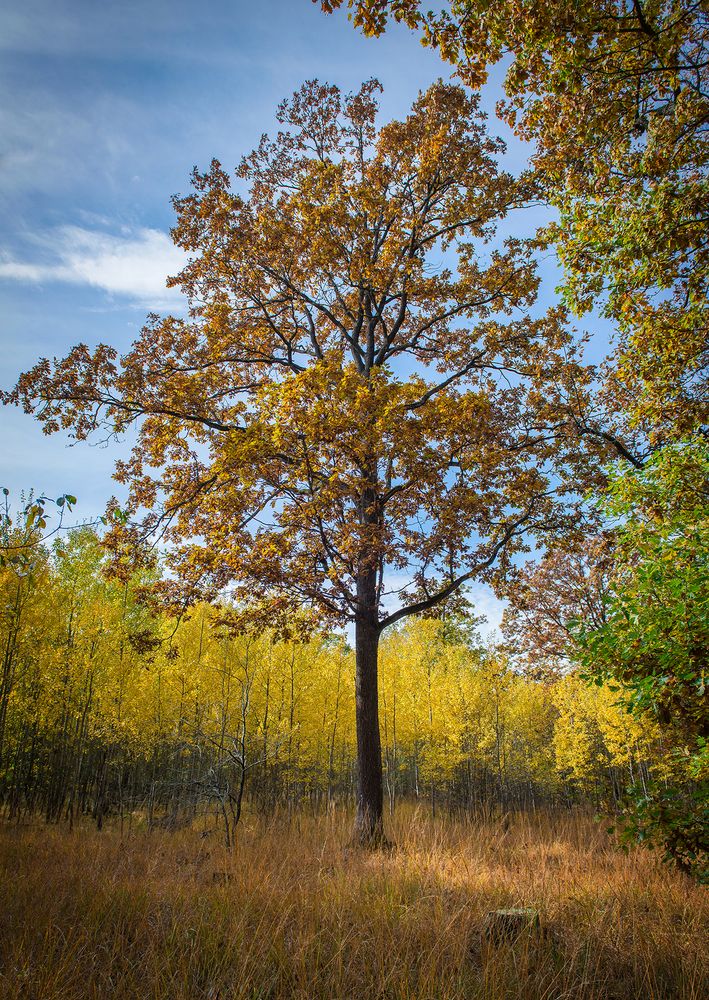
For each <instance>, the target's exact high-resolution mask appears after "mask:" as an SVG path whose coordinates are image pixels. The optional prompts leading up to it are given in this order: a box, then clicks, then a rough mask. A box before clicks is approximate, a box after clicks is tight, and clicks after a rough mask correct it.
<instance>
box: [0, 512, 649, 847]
mask: <svg viewBox="0 0 709 1000" xmlns="http://www.w3.org/2000/svg"><path fill="white" fill-rule="evenodd" d="M104 569H105V556H104V554H103V551H102V549H101V545H100V540H99V538H98V536H97V535H96V534H95V533H94V532H93V531H91V530H89V529H81V530H78V531H75V532H73V533H71V534H69V535H68V536H66V537H65V538H64V540H62V541H61V542H59V543H57V544H56V545H55V546H54V548H53V550H52V551H51V552H47V551H40V552H38V553H37V558H36V559H35V561H34V565H33V567H32V568H31V570H30V571H29V572H28V573H27V574H26V575H22V576H20V575H17V573H16V572H15V571H14V570H13V569H12V568H9V567H6V568H4V569H2V570H0V572H1V573H2V576H0V588H1V589H0V593H1V610H0V630H1V638H2V675H1V677H0V806H1V807H2V810H3V811H4V813H5V815H6V817H8V818H9V819H11V820H15V819H20V818H22V817H25V816H27V815H28V814H43V815H44V816H45V817H46V819H47V820H48V821H50V822H58V821H68V822H73V821H74V820H76V819H77V818H78V817H79V816H92V817H93V818H94V819H95V821H96V822H97V823H98V824H99V825H101V824H102V823H103V821H104V819H105V818H106V817H107V816H116V815H120V816H121V817H122V818H123V819H124V820H130V821H133V819H135V814H136V813H137V812H139V813H140V817H141V819H142V820H144V821H147V822H148V823H149V824H168V825H171V824H174V825H176V826H177V825H179V824H181V823H183V822H187V821H189V820H190V818H191V817H194V816H195V815H196V814H197V812H198V811H200V812H203V811H204V809H205V806H208V807H209V808H210V809H212V810H214V811H215V813H216V814H217V815H218V816H219V817H220V819H221V820H222V821H223V823H224V825H225V827H226V836H227V839H228V840H229V839H230V838H231V837H232V835H233V829H234V826H235V824H236V823H237V822H238V820H239V816H240V811H241V807H242V804H243V803H244V802H246V801H248V802H249V805H250V808H252V809H256V810H259V811H262V812H264V813H270V812H272V811H274V810H278V809H280V810H283V809H286V810H293V809H296V808H302V807H308V808H316V809H322V808H326V807H327V806H329V805H332V804H333V803H343V804H344V803H347V802H349V801H350V799H351V797H352V796H353V795H354V791H355V777H356V774H355V768H356V750H355V723H354V685H353V672H354V656H353V653H352V651H351V650H350V648H349V647H348V645H347V643H346V641H345V640H344V639H342V638H339V637H337V638H336V637H331V636H318V637H314V638H312V639H311V640H310V641H309V642H307V643H303V642H301V643H296V642H285V641H276V640H275V638H274V637H272V636H270V635H268V634H261V635H259V636H245V635H236V634H233V633H230V632H229V630H228V629H227V628H226V627H225V625H224V623H223V619H222V618H220V616H219V614H218V609H215V608H213V607H210V606H208V605H200V606H197V607H195V608H193V609H192V610H191V611H190V613H189V614H188V615H185V616H183V617H182V618H180V619H176V618H172V617H170V616H169V615H167V614H165V613H162V612H156V611H155V610H154V609H152V608H151V607H150V605H149V604H147V603H146V602H145V600H144V599H143V595H144V591H145V583H146V581H145V580H144V579H138V578H134V579H129V580H128V581H126V582H122V581H119V580H116V579H109V578H108V577H107V576H106V575H105V573H104ZM380 669H381V675H382V676H381V693H380V699H381V720H382V748H383V757H384V765H385V787H386V792H387V795H388V799H389V805H390V807H391V808H392V809H393V808H394V805H395V803H396V800H397V799H398V798H399V797H402V796H406V797H417V798H419V799H420V800H421V801H422V802H424V803H426V804H428V805H430V808H431V809H433V810H438V809H441V810H442V809H446V810H450V811H453V810H470V811H480V810H488V809H495V808H498V807H499V808H502V809H504V810H507V809H516V808H536V807H537V806H539V805H567V806H568V805H571V804H574V803H590V804H593V805H594V806H596V807H598V806H608V805H610V806H612V805H613V804H614V803H615V802H617V801H618V799H619V797H620V795H621V794H622V791H623V789H624V788H625V787H626V786H627V785H628V784H631V783H633V784H636V785H638V784H639V785H642V784H643V783H644V782H645V781H647V779H648V777H649V775H650V774H651V773H654V774H655V776H657V775H658V774H659V775H660V776H662V773H663V768H664V767H666V766H667V765H666V763H665V761H664V759H663V752H662V745H661V740H660V736H659V733H658V731H657V730H656V729H655V728H654V726H653V724H652V723H651V722H648V723H641V722H639V721H638V720H637V719H636V718H634V717H633V716H631V715H629V714H628V713H627V712H626V711H624V710H623V709H622V708H620V707H618V706H617V705H616V700H617V694H616V693H614V692H613V691H610V690H609V689H608V688H606V687H598V686H595V687H589V686H588V685H587V684H585V683H584V682H583V681H581V680H580V679H579V678H578V677H577V676H575V675H574V674H573V673H571V674H568V675H566V676H552V677H546V678H544V679H539V678H537V679H535V678H533V677H531V676H529V675H527V674H522V673H520V672H519V671H517V670H516V669H515V668H514V665H513V663H512V662H511V661H510V659H509V657H508V656H506V655H505V654H504V652H503V651H502V650H500V649H495V648H484V647H483V646H482V645H481V644H480V643H479V641H477V640H476V638H475V637H474V635H473V637H472V638H471V630H469V629H467V630H466V629H465V628H461V627H460V625H459V624H451V623H450V622H447V621H445V620H443V621H441V620H432V619H424V620H418V621H414V622H412V623H410V624H409V625H408V626H407V627H406V628H405V629H402V630H400V631H392V632H391V633H390V634H387V635H386V636H385V638H384V640H383V647H382V653H381V666H380Z"/></svg>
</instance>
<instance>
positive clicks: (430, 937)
mask: <svg viewBox="0 0 709 1000" xmlns="http://www.w3.org/2000/svg"><path fill="white" fill-rule="evenodd" d="M348 825H349V820H348V818H347V817H346V816H337V817H332V816H330V817H323V818H321V819H312V818H309V819H305V818H300V819H299V820H294V821H293V823H292V824H291V825H290V826H288V825H287V824H285V823H280V824H279V823H273V824H271V825H270V826H268V827H264V826H263V825H262V824H260V823H259V822H258V821H256V820H252V819H250V818H248V817H247V818H246V820H245V821H244V824H243V826H242V827H241V828H240V831H239V842H238V845H237V847H236V848H235V850H234V851H232V852H227V851H226V850H224V848H222V847H221V845H220V843H219V842H218V835H217V834H214V835H213V836H210V837H206V838H202V837H201V836H200V832H199V831H198V830H195V831H182V832H180V833H175V834H170V833H159V834H156V833H153V834H150V835H148V834H147V833H145V832H140V831H138V832H134V833H133V834H132V835H131V836H129V837H128V836H125V837H124V838H123V839H122V838H121V837H120V835H119V833H118V831H112V830H110V829H109V830H104V831H103V832H101V833H98V832H96V831H94V830H92V829H85V830H76V831H75V832H73V833H69V832H67V831H66V830H61V829H45V828H39V827H37V828H24V829H15V828H4V829H2V830H0V904H1V907H0V997H2V1000H86V998H99V997H100V998H116V1000H129V998H141V1000H143V998H145V1000H148V998H154V1000H158V998H159V1000H168V998H169V1000H227V998H229V1000H232V998H234V1000H237V998H239V1000H242V998H243V1000H246V998H250V1000H267V998H269V1000H271V998H272V1000H275V998H286V997H288V998H303V1000H305V998H328V1000H330V998H338V997H341V998H347V1000H354V998H360V997H361V998H367V1000H369V998H382V1000H383V998H392V1000H393V998H397V1000H399V998H400V1000H414V998H415V1000H426V998H447V1000H448V998H450V1000H453V998H467V1000H482V998H485V1000H501V998H503V997H520V998H525V1000H562V998H573V1000H581V998H583V1000H586V998H588V1000H591V998H598V1000H601V998H603V1000H632V998H637V1000H659V998H670V997H672V998H675V997H676V998H682V1000H705V998H706V997H707V996H709V982H708V972H707V964H706V955H705V953H704V948H705V944H706V931H707V927H708V921H707V917H708V915H709V905H708V901H707V897H706V895H705V893H704V891H703V890H701V889H699V888H697V887H696V886H694V885H693V884H692V883H691V882H689V881H688V880H686V879H684V878H683V877H682V876H679V875H677V874H675V873H672V872H669V871H667V870H665V869H664V868H662V866H661V865H660V864H659V862H658V861H657V860H656V859H655V858H654V856H653V855H652V854H649V853H647V852H631V853H630V854H629V855H624V854H622V853H619V852H617V851H616V850H615V848H614V845H613V843H612V842H611V840H610V839H609V838H608V836H607V835H606V834H605V832H604V829H603V824H598V823H594V822H593V821H592V820H591V819H590V818H588V817H583V816H577V815H576V816H575V815H563V816H536V817H529V816H520V817H517V818H515V819H514V820H513V821H512V823H511V824H510V826H509V829H507V830H505V829H504V825H503V824H501V823H498V822H493V821H491V822H486V823H472V822H471V823H457V822H453V821H449V820H444V819H442V820H436V821H435V822H432V821H431V820H430V819H428V818H426V817H425V816H424V815H422V814H419V813H417V812H415V811H414V810H412V809H408V808H404V809H402V810H401V812H400V814H399V816H398V818H397V820H396V821H395V822H394V823H393V824H390V833H391V834H392V835H393V836H394V838H395V840H396V842H397V844H398V848H397V850H396V851H394V852H393V853H391V854H374V855H367V854H362V853H359V852H356V853H349V854H348V853H347V852H346V851H344V850H343V845H344V844H345V843H346V840H347V833H348ZM508 906H533V907H536V908H538V910H539V911H540V914H541V918H542V923H543V925H544V926H545V927H546V928H547V929H548V930H547V933H546V934H545V935H544V936H543V938H541V939H540V940H539V941H538V942H537V943H535V944H533V945H532V946H519V947H517V948H514V949H500V950H498V951H495V952H492V953H490V954H489V955H486V956H485V960H483V956H482V955H481V949H480V933H479V932H480V927H481V924H482V921H483V918H484V915H485V913H486V912H487V911H488V910H491V909H496V908H499V907H508Z"/></svg>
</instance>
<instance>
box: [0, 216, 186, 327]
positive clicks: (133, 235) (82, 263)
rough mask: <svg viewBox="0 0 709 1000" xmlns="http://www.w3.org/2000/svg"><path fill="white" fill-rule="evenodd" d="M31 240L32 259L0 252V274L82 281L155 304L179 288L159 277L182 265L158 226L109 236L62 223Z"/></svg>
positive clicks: (173, 298)
mask: <svg viewBox="0 0 709 1000" xmlns="http://www.w3.org/2000/svg"><path fill="white" fill-rule="evenodd" d="M34 242H35V244H36V248H37V251H38V253H37V255H36V257H37V259H34V260H20V259H18V258H17V257H15V256H13V255H10V254H7V253H5V254H0V278H4V279H6V280H9V281H21V282H30V283H34V284H38V283H42V282H54V281H58V282H65V283H69V284H73V285H88V286H90V287H92V288H100V289H102V290H103V291H104V292H107V293H108V294H109V295H112V296H123V297H126V298H129V299H133V300H135V301H136V302H137V303H140V304H141V305H142V306H146V307H152V308H156V309H159V308H164V307H166V306H170V305H175V304H176V303H177V302H179V293H178V292H177V291H175V290H174V289H168V288H166V287H165V281H166V278H167V277H168V275H171V274H176V273H177V272H178V271H179V270H180V269H181V268H182V267H183V266H184V263H185V257H184V254H183V253H182V251H181V250H179V249H178V248H177V247H176V246H175V245H174V244H173V243H172V241H171V240H170V238H169V236H168V235H167V234H166V233H164V232H161V231H160V230H158V229H138V230H136V231H134V232H128V233H123V234H121V235H114V234H111V233H106V232H98V231H96V230H90V229H84V228H81V227H80V226H63V227H61V228H60V229H58V230H55V231H53V232H52V233H50V234H48V235H47V236H44V237H41V238H37V239H36V240H35V241H34Z"/></svg>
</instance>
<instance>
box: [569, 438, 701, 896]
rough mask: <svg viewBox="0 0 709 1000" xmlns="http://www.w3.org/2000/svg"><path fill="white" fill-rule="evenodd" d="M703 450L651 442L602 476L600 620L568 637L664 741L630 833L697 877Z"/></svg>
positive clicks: (589, 669)
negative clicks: (605, 527)
mask: <svg viewBox="0 0 709 1000" xmlns="http://www.w3.org/2000/svg"><path fill="white" fill-rule="evenodd" d="M708 484H709V446H708V445H707V442H706V441H705V440H697V441H689V442H684V443H682V444H677V445H674V446H668V447H666V448H664V449H661V450H660V451H658V452H657V454H656V455H655V456H654V457H653V458H652V460H651V461H650V462H648V464H647V466H646V468H645V469H643V470H642V471H638V470H635V471H632V472H631V471H628V470H626V469H622V470H620V471H618V472H616V473H615V474H614V475H613V477H612V478H611V481H610V484H609V486H608V488H607V490H606V493H605V497H604V501H603V507H604V510H605V512H606V514H607V515H609V516H612V517H615V518H618V519H619V522H620V525H619V528H618V543H617V549H616V555H615V568H614V573H613V577H612V581H611V585H610V588H609V592H608V595H607V598H606V608H605V618H604V620H603V621H602V622H601V623H600V624H589V623H588V622H586V623H585V624H581V625H579V626H578V628H577V632H576V641H577V644H578V647H579V649H580V655H581V661H582V664H583V666H584V668H585V671H586V673H587V675H588V676H589V677H591V678H593V679H595V680H596V682H597V683H598V684H603V683H604V682H608V681H611V682H615V683H616V684H617V685H618V690H619V692H620V697H621V699H622V700H623V701H624V702H625V703H626V705H627V708H628V711H630V712H632V713H634V714H636V715H644V714H646V713H650V714H651V715H652V716H654V717H655V718H656V720H657V721H658V723H659V724H660V726H661V727H662V729H663V730H664V732H665V735H666V737H667V739H668V740H670V741H671V744H672V746H673V764H674V767H673V769H672V770H673V772H674V773H673V774H671V775H670V780H668V781H665V782H664V783H656V784H655V785H654V786H653V787H651V788H650V789H649V790H648V789H644V790H643V791H642V793H641V794H639V795H637V796H636V798H635V802H634V807H633V809H632V812H631V816H630V818H631V823H630V829H631V830H632V832H634V833H636V834H638V835H639V836H640V837H641V838H647V839H650V840H651V841H655V842H660V843H662V845H663V846H664V849H665V852H666V854H667V856H668V857H671V858H672V859H673V860H674V861H675V862H676V863H677V864H678V865H679V866H680V867H681V868H683V869H685V870H687V871H691V872H693V873H696V874H698V875H699V876H700V877H703V878H706V877H707V875H708V874H709V872H708V871H707V867H706V862H707V851H708V850H709V804H708V803H709V780H708V779H709V755H708V754H707V742H706V741H707V737H709V713H708V712H707V699H706V674H707V651H708V650H709V516H708V512H709V485H708Z"/></svg>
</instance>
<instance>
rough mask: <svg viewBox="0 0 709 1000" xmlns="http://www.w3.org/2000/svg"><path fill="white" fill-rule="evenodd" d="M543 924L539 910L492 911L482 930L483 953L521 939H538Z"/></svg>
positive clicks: (523, 908) (525, 908) (524, 908)
mask: <svg viewBox="0 0 709 1000" xmlns="http://www.w3.org/2000/svg"><path fill="white" fill-rule="evenodd" d="M540 935H541V924H540V921H539V913H538V912H537V910H533V909H531V908H527V907H522V908H519V909H510V910H490V912H489V913H488V914H487V916H486V917H485V921H484V923H483V929H482V935H481V937H482V944H483V951H485V949H486V948H489V947H490V946H492V947H499V946H500V945H505V944H506V945H513V944H515V943H516V942H517V941H519V939H520V938H521V937H530V938H531V937H534V938H537V937H539V936H540Z"/></svg>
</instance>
